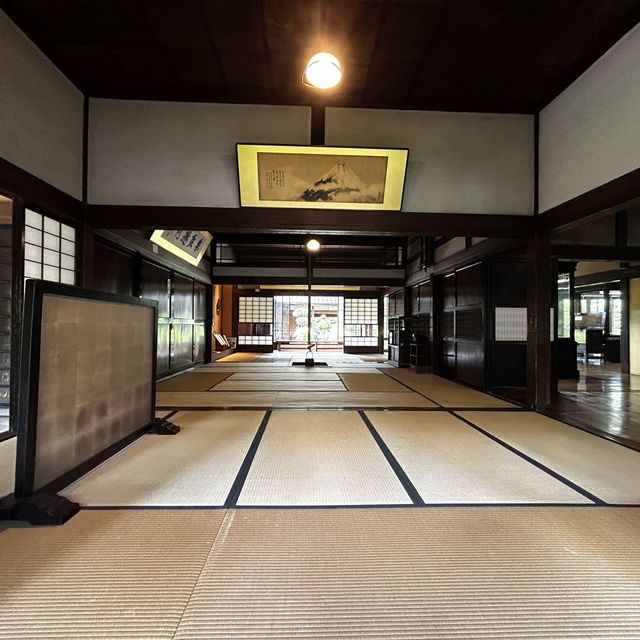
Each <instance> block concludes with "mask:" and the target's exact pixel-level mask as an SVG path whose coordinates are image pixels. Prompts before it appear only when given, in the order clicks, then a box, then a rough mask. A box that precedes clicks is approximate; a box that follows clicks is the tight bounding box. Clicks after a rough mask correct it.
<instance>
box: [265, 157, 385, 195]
mask: <svg viewBox="0 0 640 640" xmlns="http://www.w3.org/2000/svg"><path fill="white" fill-rule="evenodd" d="M258 176H259V187H260V199H261V200H290V201H305V202H368V203H375V204H382V203H383V202H384V185H385V181H386V177H387V158H385V157H382V156H377V157H376V156H359V157H358V156H337V155H336V156H326V155H318V156H311V155H303V154H295V153H291V154H278V155H275V154H270V153H258Z"/></svg>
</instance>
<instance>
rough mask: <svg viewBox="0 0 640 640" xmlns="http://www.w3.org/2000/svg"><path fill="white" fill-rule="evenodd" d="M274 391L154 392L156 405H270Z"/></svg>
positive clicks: (271, 404) (167, 406) (273, 398)
mask: <svg viewBox="0 0 640 640" xmlns="http://www.w3.org/2000/svg"><path fill="white" fill-rule="evenodd" d="M275 399H276V392H275V391H271V392H266V391H265V392H261V393H250V392H248V391H246V392H243V391H232V392H228V393H212V392H211V391H184V392H176V391H172V392H166V393H157V394H156V406H158V407H166V408H172V407H272V406H273V403H274V402H275Z"/></svg>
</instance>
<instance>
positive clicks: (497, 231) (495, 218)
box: [87, 205, 534, 238]
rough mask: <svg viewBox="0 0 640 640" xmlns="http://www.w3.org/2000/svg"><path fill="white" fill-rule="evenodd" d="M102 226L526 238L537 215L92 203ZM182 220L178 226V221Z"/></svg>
mask: <svg viewBox="0 0 640 640" xmlns="http://www.w3.org/2000/svg"><path fill="white" fill-rule="evenodd" d="M87 216H88V221H89V223H90V224H91V225H92V226H93V227H94V228H97V229H156V228H157V229H175V228H177V227H179V228H180V229H198V230H201V229H210V230H212V231H214V232H218V233H260V232H292V233H301V234H304V233H337V234H340V233H354V234H355V233H358V234H362V235H372V234H373V235H389V236H407V235H445V234H451V235H473V236H482V237H485V236H486V237H490V236H492V237H502V238H521V237H526V236H528V235H529V234H530V233H532V231H533V228H534V217H533V216H526V215H488V214H466V213H414V212H406V211H405V212H397V211H390V212H387V211H350V210H347V211H342V210H331V209H330V210H312V209H277V208H264V209H262V208H235V207H162V206H126V205H89V206H88V207H87ZM176 225H177V226H176Z"/></svg>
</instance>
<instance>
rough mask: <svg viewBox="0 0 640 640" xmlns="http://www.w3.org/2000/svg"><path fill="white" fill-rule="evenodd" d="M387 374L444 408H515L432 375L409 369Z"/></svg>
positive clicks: (386, 371)
mask: <svg viewBox="0 0 640 640" xmlns="http://www.w3.org/2000/svg"><path fill="white" fill-rule="evenodd" d="M385 374H386V375H388V376H391V377H392V378H395V379H396V380H399V381H400V382H402V383H404V384H406V385H407V386H409V387H411V388H412V389H415V390H416V391H418V392H420V393H422V394H424V395H425V396H427V398H430V399H431V400H433V401H434V402H437V403H438V404H440V405H442V406H443V407H457V408H467V407H468V408H474V409H475V408H477V409H484V408H503V407H504V408H509V407H514V405H512V404H510V403H509V402H505V401H504V400H500V399H499V398H494V397H493V396H490V395H487V394H486V393H482V392H481V391H476V390H475V389H470V388H468V387H465V386H462V385H460V384H456V383H455V382H451V380H445V379H444V378H441V377H440V376H436V375H433V374H430V373H419V374H417V373H413V371H410V370H408V369H385Z"/></svg>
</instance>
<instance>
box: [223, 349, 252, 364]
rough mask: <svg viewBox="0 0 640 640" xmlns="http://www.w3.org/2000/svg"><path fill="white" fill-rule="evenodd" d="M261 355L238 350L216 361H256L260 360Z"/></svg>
mask: <svg viewBox="0 0 640 640" xmlns="http://www.w3.org/2000/svg"><path fill="white" fill-rule="evenodd" d="M261 355H262V354H261V353H250V352H248V351H236V352H235V353H231V354H229V355H228V356H225V357H224V358H220V360H217V361H216V362H254V361H255V360H258V359H259V358H260V356H261Z"/></svg>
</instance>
